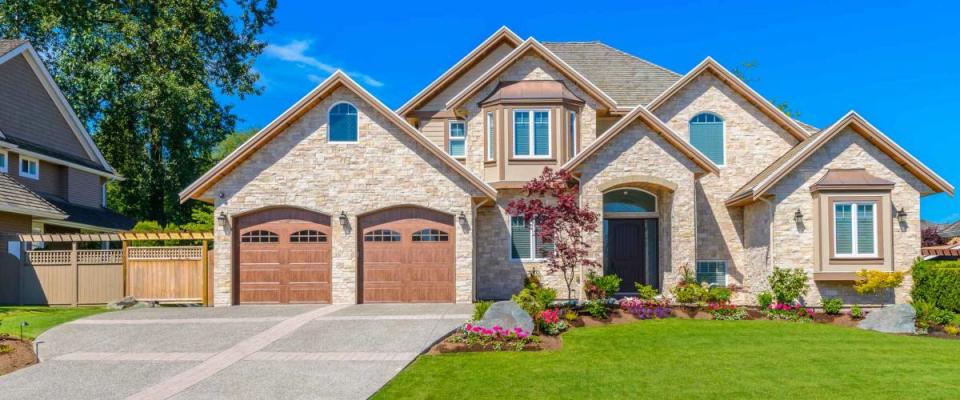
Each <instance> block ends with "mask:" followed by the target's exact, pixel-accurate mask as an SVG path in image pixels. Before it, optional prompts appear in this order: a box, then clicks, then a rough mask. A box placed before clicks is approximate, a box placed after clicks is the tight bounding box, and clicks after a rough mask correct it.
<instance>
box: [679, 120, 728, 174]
mask: <svg viewBox="0 0 960 400" xmlns="http://www.w3.org/2000/svg"><path fill="white" fill-rule="evenodd" d="M702 114H709V115H712V116H714V117H716V118H718V119H719V120H720V128H721V129H720V138H721V139H722V140H721V141H722V142H723V144H722V145H721V146H722V150H723V162H722V163H718V162H716V161H714V160H713V159H712V158H710V156H707V158H708V159H709V160H710V161H711V162H713V163H714V164H716V166H718V167H721V168H723V167H725V166H726V165H727V120H726V119H725V118H723V117H721V116H720V114H719V113H716V112H713V111H700V112H698V113H696V114H694V115H693V116H692V117H690V120H688V121H687V134H688V143H690V145H691V146H693V130H692V129H690V127H691V125H693V119H694V118H697V117H699V116H700V115H702ZM693 147H694V148H695V149H696V146H693ZM697 151H700V149H697ZM700 152H701V153H703V152H702V151H700ZM704 156H706V154H704Z"/></svg>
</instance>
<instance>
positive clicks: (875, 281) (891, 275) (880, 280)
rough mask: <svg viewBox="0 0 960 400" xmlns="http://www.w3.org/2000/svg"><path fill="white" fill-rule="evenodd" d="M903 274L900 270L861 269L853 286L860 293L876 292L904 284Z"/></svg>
mask: <svg viewBox="0 0 960 400" xmlns="http://www.w3.org/2000/svg"><path fill="white" fill-rule="evenodd" d="M903 275H904V274H903V272H900V271H872V270H866V269H864V270H860V271H858V272H857V281H856V282H855V283H854V284H853V288H854V289H856V291H857V293H860V294H876V293H879V292H881V291H884V290H887V289H893V288H896V287H899V286H900V285H901V284H903Z"/></svg>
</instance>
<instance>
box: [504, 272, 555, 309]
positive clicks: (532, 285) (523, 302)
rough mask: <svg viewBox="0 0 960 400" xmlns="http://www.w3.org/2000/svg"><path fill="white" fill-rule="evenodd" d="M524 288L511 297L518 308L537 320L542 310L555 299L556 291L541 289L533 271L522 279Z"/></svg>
mask: <svg viewBox="0 0 960 400" xmlns="http://www.w3.org/2000/svg"><path fill="white" fill-rule="evenodd" d="M524 286H525V287H524V288H523V290H520V293H517V294H515V295H513V297H511V300H513V302H514V303H517V305H519V306H520V308H522V309H523V310H524V311H526V312H527V313H528V314H530V316H531V317H533V318H538V317H539V315H540V313H541V312H543V310H545V309H547V307H548V306H549V305H550V304H551V303H553V301H554V300H556V299H557V291H556V289H553V288H548V287H543V285H542V284H541V281H540V275H539V274H538V273H537V272H536V271H534V272H531V273H530V274H529V275H528V276H527V277H526V278H525V279H524Z"/></svg>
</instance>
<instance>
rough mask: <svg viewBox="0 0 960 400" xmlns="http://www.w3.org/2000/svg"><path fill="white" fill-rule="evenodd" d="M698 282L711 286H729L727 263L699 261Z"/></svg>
mask: <svg viewBox="0 0 960 400" xmlns="http://www.w3.org/2000/svg"><path fill="white" fill-rule="evenodd" d="M697 282H700V283H703V282H706V283H708V284H710V285H711V286H726V285H727V262H726V261H697Z"/></svg>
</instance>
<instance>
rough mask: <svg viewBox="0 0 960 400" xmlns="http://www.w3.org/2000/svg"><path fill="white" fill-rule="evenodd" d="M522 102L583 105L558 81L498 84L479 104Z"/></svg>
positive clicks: (580, 100)
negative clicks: (552, 101)
mask: <svg viewBox="0 0 960 400" xmlns="http://www.w3.org/2000/svg"><path fill="white" fill-rule="evenodd" d="M524 100H567V101H572V102H575V103H580V104H582V103H583V99H581V98H579V97H577V95H576V94H574V93H573V92H571V91H570V89H567V85H564V84H563V82H560V81H515V82H506V81H504V82H500V83H499V84H497V87H496V88H495V89H494V91H493V93H491V94H490V95H489V96H487V98H485V99H483V101H481V102H480V103H481V104H486V103H492V102H496V101H524Z"/></svg>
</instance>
